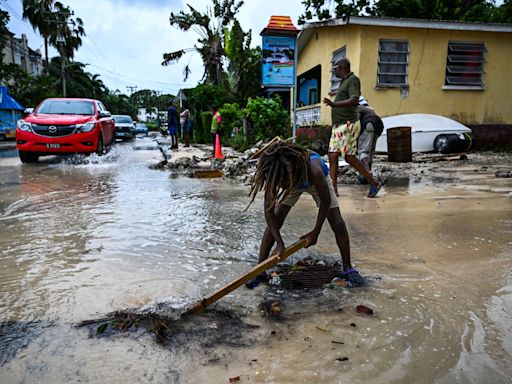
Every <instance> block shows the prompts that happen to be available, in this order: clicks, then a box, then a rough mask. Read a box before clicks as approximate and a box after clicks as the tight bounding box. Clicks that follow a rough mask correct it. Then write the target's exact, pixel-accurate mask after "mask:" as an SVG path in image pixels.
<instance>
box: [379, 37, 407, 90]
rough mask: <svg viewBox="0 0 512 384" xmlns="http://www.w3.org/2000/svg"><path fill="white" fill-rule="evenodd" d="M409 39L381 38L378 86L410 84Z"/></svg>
mask: <svg viewBox="0 0 512 384" xmlns="http://www.w3.org/2000/svg"><path fill="white" fill-rule="evenodd" d="M408 65H409V41H407V40H379V63H378V68H377V86H378V87H404V86H407V85H408V80H407V75H408Z"/></svg>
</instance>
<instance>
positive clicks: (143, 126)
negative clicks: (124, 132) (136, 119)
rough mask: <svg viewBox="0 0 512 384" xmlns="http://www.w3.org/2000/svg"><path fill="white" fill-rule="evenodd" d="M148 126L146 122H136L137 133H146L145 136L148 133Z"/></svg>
mask: <svg viewBox="0 0 512 384" xmlns="http://www.w3.org/2000/svg"><path fill="white" fill-rule="evenodd" d="M148 131H149V129H148V126H147V125H146V124H143V123H136V124H135V133H137V134H139V133H142V134H144V135H145V136H147V135H148Z"/></svg>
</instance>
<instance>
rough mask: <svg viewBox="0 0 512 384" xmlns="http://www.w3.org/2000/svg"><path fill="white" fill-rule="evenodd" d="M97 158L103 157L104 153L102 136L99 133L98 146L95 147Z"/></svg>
mask: <svg viewBox="0 0 512 384" xmlns="http://www.w3.org/2000/svg"><path fill="white" fill-rule="evenodd" d="M96 153H97V154H98V156H103V154H104V153H105V146H104V145H103V135H102V134H101V133H100V134H99V136H98V146H97V147H96Z"/></svg>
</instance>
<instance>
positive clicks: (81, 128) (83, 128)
mask: <svg viewBox="0 0 512 384" xmlns="http://www.w3.org/2000/svg"><path fill="white" fill-rule="evenodd" d="M95 125H96V123H94V122H91V123H85V124H77V125H76V132H91V131H92V130H93V129H94V126H95Z"/></svg>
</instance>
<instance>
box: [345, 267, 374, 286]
mask: <svg viewBox="0 0 512 384" xmlns="http://www.w3.org/2000/svg"><path fill="white" fill-rule="evenodd" d="M342 275H343V278H344V279H345V280H347V282H348V284H349V286H350V287H362V286H364V285H368V280H366V279H365V278H364V277H363V276H361V275H360V274H359V272H358V271H357V269H355V268H350V269H349V270H347V271H343V272H342Z"/></svg>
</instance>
